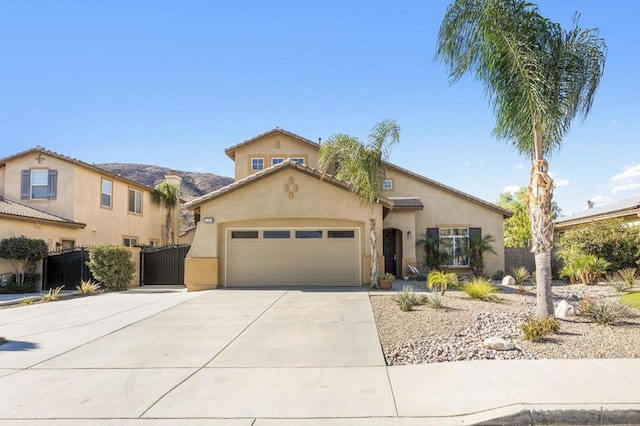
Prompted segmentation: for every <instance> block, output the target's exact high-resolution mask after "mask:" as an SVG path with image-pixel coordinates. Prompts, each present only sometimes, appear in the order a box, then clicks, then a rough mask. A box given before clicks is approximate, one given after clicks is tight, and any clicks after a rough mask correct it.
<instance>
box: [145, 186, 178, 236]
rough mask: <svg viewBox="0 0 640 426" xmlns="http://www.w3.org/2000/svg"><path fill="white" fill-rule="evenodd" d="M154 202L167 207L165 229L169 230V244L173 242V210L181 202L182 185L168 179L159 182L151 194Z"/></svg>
mask: <svg viewBox="0 0 640 426" xmlns="http://www.w3.org/2000/svg"><path fill="white" fill-rule="evenodd" d="M151 200H152V201H153V204H155V205H158V206H162V207H164V208H166V209H167V218H166V223H165V229H166V232H167V244H173V243H174V242H175V241H174V237H173V228H174V226H173V210H174V209H175V208H176V207H177V206H178V205H179V204H180V185H178V184H176V183H170V182H167V181H164V182H161V183H159V184H158V185H157V186H156V188H155V189H154V191H153V195H152V196H151Z"/></svg>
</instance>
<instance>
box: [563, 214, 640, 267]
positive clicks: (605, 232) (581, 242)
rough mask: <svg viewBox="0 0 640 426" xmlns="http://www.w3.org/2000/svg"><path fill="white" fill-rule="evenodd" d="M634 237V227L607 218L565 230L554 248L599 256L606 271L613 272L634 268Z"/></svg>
mask: <svg viewBox="0 0 640 426" xmlns="http://www.w3.org/2000/svg"><path fill="white" fill-rule="evenodd" d="M637 239H638V230H637V229H635V227H633V226H626V225H625V224H624V222H623V220H622V219H611V220H606V221H602V222H595V223H590V224H588V225H585V226H584V227H580V228H577V229H572V230H570V231H567V232H565V233H564V234H563V235H562V236H561V237H560V239H559V241H558V248H559V249H560V250H561V251H567V250H572V249H574V250H577V251H579V252H581V253H583V254H587V255H592V256H596V257H599V258H602V259H604V260H605V261H607V262H608V263H609V266H608V268H607V272H614V271H617V270H619V269H623V268H635V267H636V260H637V259H636V256H637V253H638V240H637Z"/></svg>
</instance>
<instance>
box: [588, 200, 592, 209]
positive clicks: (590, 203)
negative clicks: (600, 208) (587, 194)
mask: <svg viewBox="0 0 640 426" xmlns="http://www.w3.org/2000/svg"><path fill="white" fill-rule="evenodd" d="M592 208H593V201H589V200H587V210H590V209H592Z"/></svg>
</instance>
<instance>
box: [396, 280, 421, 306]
mask: <svg viewBox="0 0 640 426" xmlns="http://www.w3.org/2000/svg"><path fill="white" fill-rule="evenodd" d="M392 300H393V301H394V302H395V303H396V305H398V306H399V307H400V310H401V311H403V312H408V311H412V310H413V307H414V306H415V305H418V304H420V298H419V297H418V295H417V294H416V293H415V292H414V290H413V287H411V286H410V285H406V286H404V287H402V290H401V291H399V292H398V294H397V295H395V296H394V297H393V299H392Z"/></svg>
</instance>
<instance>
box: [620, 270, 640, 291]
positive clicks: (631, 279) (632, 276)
mask: <svg viewBox="0 0 640 426" xmlns="http://www.w3.org/2000/svg"><path fill="white" fill-rule="evenodd" d="M615 277H616V278H617V279H619V280H620V281H622V282H624V283H625V284H626V285H627V287H629V288H631V287H633V286H634V285H636V279H637V278H638V270H637V269H636V268H624V269H619V270H618V271H617V272H616V274H615Z"/></svg>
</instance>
